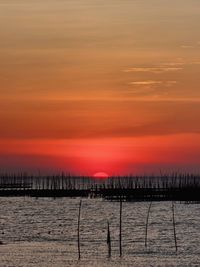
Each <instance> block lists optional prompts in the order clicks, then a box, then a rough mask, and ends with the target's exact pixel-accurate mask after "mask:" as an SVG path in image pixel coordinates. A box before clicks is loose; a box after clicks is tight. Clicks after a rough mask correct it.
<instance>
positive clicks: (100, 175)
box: [93, 172, 109, 179]
mask: <svg viewBox="0 0 200 267" xmlns="http://www.w3.org/2000/svg"><path fill="white" fill-rule="evenodd" d="M93 177H94V178H97V179H106V178H108V177H109V175H108V174H107V173H105V172H97V173H95V174H94V175H93Z"/></svg>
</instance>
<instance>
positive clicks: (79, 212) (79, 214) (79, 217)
mask: <svg viewBox="0 0 200 267" xmlns="http://www.w3.org/2000/svg"><path fill="white" fill-rule="evenodd" d="M81 205H82V200H80V203H79V211H78V229H77V230H78V231H77V234H78V240H77V241H78V259H79V260H80V258H81V250H80V219H81Z"/></svg>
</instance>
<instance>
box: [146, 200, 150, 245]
mask: <svg viewBox="0 0 200 267" xmlns="http://www.w3.org/2000/svg"><path fill="white" fill-rule="evenodd" d="M151 206H152V202H150V204H149V208H148V212H147V219H146V229H145V247H147V238H148V224H149V214H150V210H151Z"/></svg>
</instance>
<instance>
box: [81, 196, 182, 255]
mask: <svg viewBox="0 0 200 267" xmlns="http://www.w3.org/2000/svg"><path fill="white" fill-rule="evenodd" d="M81 207H82V200H80V203H79V211H78V229H77V243H78V259H79V260H80V259H81V245H80V221H81ZM151 207H152V202H150V204H149V207H148V211H147V217H146V226H145V247H146V248H147V241H148V224H149V214H150V211H151ZM171 209H172V223H173V233H174V245H175V250H176V253H177V252H178V245H177V237H176V222H175V209H174V202H173V201H172V206H171ZM107 245H108V257H109V258H110V257H111V235H110V223H109V221H107ZM119 256H120V257H122V200H121V199H120V210H119Z"/></svg>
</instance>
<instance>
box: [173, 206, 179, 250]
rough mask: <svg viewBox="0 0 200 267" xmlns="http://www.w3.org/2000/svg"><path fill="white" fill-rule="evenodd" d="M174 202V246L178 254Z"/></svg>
mask: <svg viewBox="0 0 200 267" xmlns="http://www.w3.org/2000/svg"><path fill="white" fill-rule="evenodd" d="M174 213H175V212H174V202H173V201H172V222H173V229H174V244H175V249H176V252H177V251H178V246H177V238H176V222H175V215H174Z"/></svg>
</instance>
